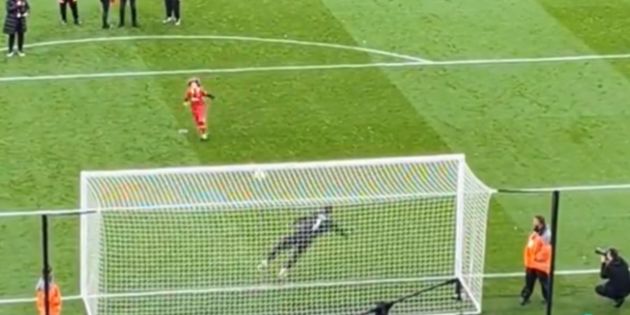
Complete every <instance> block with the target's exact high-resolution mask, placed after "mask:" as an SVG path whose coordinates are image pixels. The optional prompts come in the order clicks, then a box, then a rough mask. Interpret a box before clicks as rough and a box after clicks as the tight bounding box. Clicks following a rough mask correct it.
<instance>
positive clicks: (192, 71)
mask: <svg viewBox="0 0 630 315" xmlns="http://www.w3.org/2000/svg"><path fill="white" fill-rule="evenodd" d="M421 64H425V63H422V62H390V63H387V62H385V63H357V64H334V65H303V66H270V67H247V68H219V69H183V70H163V71H159V70H158V71H129V72H102V73H77V74H51V75H34V76H12V77H0V82H18V81H45V80H71V79H98V78H115V77H148V76H162V75H183V74H220V73H245V72H272V71H275V72H279V71H307V70H334V69H365V68H391V67H409V66H414V65H421Z"/></svg>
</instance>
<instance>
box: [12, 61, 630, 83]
mask: <svg viewBox="0 0 630 315" xmlns="http://www.w3.org/2000/svg"><path fill="white" fill-rule="evenodd" d="M614 59H630V54H615V55H584V56H560V57H535V58H508V59H468V60H466V59H464V60H445V61H431V62H425V61H422V62H420V61H418V62H379V63H356V64H330V65H301V66H268V67H243V68H217V69H184V70H158V71H127V72H100V73H77V74H52V75H34V76H28V75H25V76H7V77H0V83H1V82H17V81H44V80H70V79H97V78H114V77H146V76H163V75H183V74H221V73H225V74H228V73H247V72H274V71H276V72H279V71H308V70H337V69H369V68H411V67H417V68H422V67H440V66H442V67H446V66H466V65H470V66H475V65H501V64H537V63H561V62H585V61H601V60H614Z"/></svg>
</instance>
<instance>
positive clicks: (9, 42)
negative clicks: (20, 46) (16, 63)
mask: <svg viewBox="0 0 630 315" xmlns="http://www.w3.org/2000/svg"><path fill="white" fill-rule="evenodd" d="M14 46H15V33H13V34H9V38H8V39H7V55H8V56H11V55H12V54H13V51H14V50H13V49H14V48H13V47H14Z"/></svg>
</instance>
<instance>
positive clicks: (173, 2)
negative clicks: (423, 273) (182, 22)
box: [164, 0, 180, 20]
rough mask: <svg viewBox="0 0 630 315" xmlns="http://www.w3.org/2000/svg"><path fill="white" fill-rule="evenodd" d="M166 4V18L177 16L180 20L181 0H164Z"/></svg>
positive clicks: (176, 18)
mask: <svg viewBox="0 0 630 315" xmlns="http://www.w3.org/2000/svg"><path fill="white" fill-rule="evenodd" d="M164 6H165V7H166V18H167V19H168V18H170V17H172V18H175V20H179V17H180V15H179V0H164Z"/></svg>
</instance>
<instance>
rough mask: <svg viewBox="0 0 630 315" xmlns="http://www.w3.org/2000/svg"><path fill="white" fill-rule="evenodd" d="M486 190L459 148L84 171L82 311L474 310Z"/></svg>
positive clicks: (196, 314)
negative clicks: (381, 306) (386, 304)
mask: <svg viewBox="0 0 630 315" xmlns="http://www.w3.org/2000/svg"><path fill="white" fill-rule="evenodd" d="M493 192H494V191H493V190H492V189H490V188H488V187H487V186H486V185H485V184H483V183H482V182H481V181H480V180H479V179H477V177H475V175H474V174H473V173H472V172H471V170H470V169H469V167H468V166H467V165H466V162H465V158H464V156H463V155H441V156H428V157H403V158H383V159H364V160H344V161H327V162H307V163H282V164H263V165H236V166H209V167H182V168H166V169H147V170H123V171H85V172H83V173H82V174H81V208H82V210H84V211H86V212H87V213H88V214H86V215H83V216H82V218H81V296H82V299H83V301H84V303H85V307H86V309H87V313H88V314H89V315H119V314H128V315H156V314H169V315H201V314H224V315H229V314H234V315H237V314H238V315H246V314H252V315H253V314H256V315H259V314H268V315H279V314H280V315H282V314H292V315H293V314H322V315H323V314H327V315H328V314H348V315H351V314H361V313H363V312H365V311H366V310H369V309H370V308H371V307H373V306H374V305H375V303H377V302H381V301H394V300H397V299H399V298H401V297H404V296H408V295H409V294H412V295H413V296H412V297H410V298H408V299H406V300H405V301H402V302H401V303H399V304H397V305H395V306H394V308H393V309H392V312H391V313H392V314H478V313H480V312H481V308H482V305H481V301H482V286H483V270H484V255H485V251H484V250H485V240H486V225H487V212H488V206H489V200H490V197H491V195H492V193H493ZM426 288H431V290H426V292H424V291H423V292H422V294H418V295H414V292H420V291H422V290H425V289H426Z"/></svg>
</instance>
